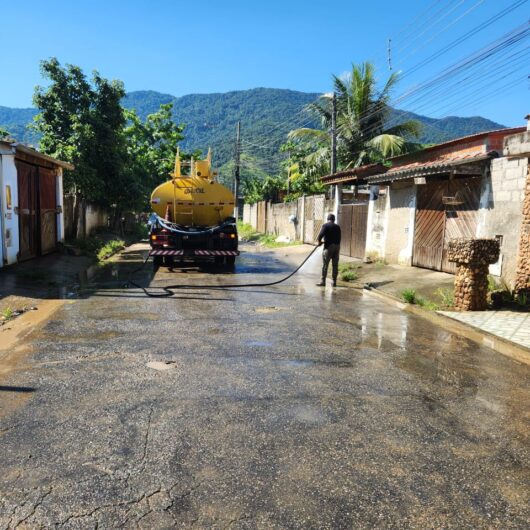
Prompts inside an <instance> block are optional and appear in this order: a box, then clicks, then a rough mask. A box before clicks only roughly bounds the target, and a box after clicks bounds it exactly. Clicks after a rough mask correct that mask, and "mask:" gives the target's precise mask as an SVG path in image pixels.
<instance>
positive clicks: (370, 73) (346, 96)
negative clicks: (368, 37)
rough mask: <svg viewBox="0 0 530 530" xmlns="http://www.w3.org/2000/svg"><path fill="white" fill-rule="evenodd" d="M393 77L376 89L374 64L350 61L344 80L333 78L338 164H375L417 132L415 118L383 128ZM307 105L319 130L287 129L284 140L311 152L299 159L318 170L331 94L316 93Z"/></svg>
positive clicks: (326, 136) (326, 137) (325, 141)
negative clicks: (286, 139) (335, 102)
mask: <svg viewBox="0 0 530 530" xmlns="http://www.w3.org/2000/svg"><path fill="white" fill-rule="evenodd" d="M398 80H399V77H398V74H396V73H394V74H392V75H391V76H390V77H389V78H388V80H387V82H386V83H385V85H384V86H383V88H382V89H381V90H378V89H377V83H376V78H375V70H374V66H373V64H371V63H369V62H366V63H363V64H361V65H353V66H352V71H351V74H350V75H349V77H348V79H347V80H344V79H342V78H340V77H337V76H333V84H334V91H335V94H336V98H337V150H338V161H339V166H340V167H341V168H343V169H346V168H349V167H356V166H360V165H362V164H366V163H371V162H380V161H384V160H385V159H387V158H388V157H391V156H396V155H398V154H401V153H403V152H406V151H407V150H408V149H409V148H410V147H411V146H410V142H409V140H411V139H413V138H415V137H418V136H419V134H420V132H421V124H420V123H419V122H417V121H415V120H408V121H404V122H402V123H400V124H398V125H394V126H392V127H389V126H388V122H389V118H390V116H391V113H392V109H391V107H390V106H389V100H390V95H391V92H392V89H393V88H394V87H395V85H396V83H397V82H398ZM308 109H309V110H310V111H312V112H313V113H315V115H317V116H318V117H319V118H320V120H321V124H322V129H311V128H302V129H296V130H295V131H291V133H290V134H289V139H290V140H291V141H293V142H302V144H303V146H304V147H305V148H307V149H309V150H310V151H311V152H310V153H309V155H308V156H307V158H306V159H305V160H306V165H307V167H308V168H312V170H313V171H316V172H320V171H321V168H319V162H320V161H322V160H324V159H325V158H326V153H328V155H327V156H328V159H329V152H330V136H329V133H328V132H327V131H328V130H329V128H330V127H331V113H332V96H331V95H330V94H325V95H323V96H321V98H320V100H319V101H318V102H316V103H312V104H310V105H308ZM328 167H329V166H328Z"/></svg>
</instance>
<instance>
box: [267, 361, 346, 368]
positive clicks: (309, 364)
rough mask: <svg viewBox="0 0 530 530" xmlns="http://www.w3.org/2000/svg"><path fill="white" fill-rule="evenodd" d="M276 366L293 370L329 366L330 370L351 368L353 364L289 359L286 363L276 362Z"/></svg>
mask: <svg viewBox="0 0 530 530" xmlns="http://www.w3.org/2000/svg"><path fill="white" fill-rule="evenodd" d="M276 363H277V364H281V365H283V366H289V367H293V368H307V367H313V366H329V367H331V368H353V363H351V362H348V361H325V360H323V361H321V360H313V359H289V360H286V361H276Z"/></svg>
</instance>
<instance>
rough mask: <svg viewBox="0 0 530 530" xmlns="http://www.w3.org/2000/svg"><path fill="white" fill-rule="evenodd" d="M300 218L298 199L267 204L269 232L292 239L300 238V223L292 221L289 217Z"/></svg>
mask: <svg viewBox="0 0 530 530" xmlns="http://www.w3.org/2000/svg"><path fill="white" fill-rule="evenodd" d="M291 215H293V216H295V217H296V218H298V201H293V202H286V203H277V204H271V203H269V204H267V233H268V234H274V235H276V236H285V237H288V238H289V239H291V240H293V241H294V240H295V239H300V234H299V230H298V229H297V228H298V226H299V223H296V224H295V223H292V222H290V221H289V217H290V216H291Z"/></svg>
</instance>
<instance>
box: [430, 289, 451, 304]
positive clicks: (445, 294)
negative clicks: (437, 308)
mask: <svg viewBox="0 0 530 530" xmlns="http://www.w3.org/2000/svg"><path fill="white" fill-rule="evenodd" d="M434 294H435V295H436V296H437V297H438V298H439V299H440V303H441V305H442V307H453V306H454V305H455V295H454V292H453V290H452V289H443V288H442V287H439V288H438V289H436V291H434Z"/></svg>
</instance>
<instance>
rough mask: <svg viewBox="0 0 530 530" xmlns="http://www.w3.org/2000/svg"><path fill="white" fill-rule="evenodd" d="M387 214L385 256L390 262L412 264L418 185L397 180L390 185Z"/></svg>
mask: <svg viewBox="0 0 530 530" xmlns="http://www.w3.org/2000/svg"><path fill="white" fill-rule="evenodd" d="M386 211H387V214H386V226H387V230H386V235H385V251H384V258H385V260H386V261H388V262H389V263H399V264H400V265H409V266H410V265H411V264H412V247H413V243H414V221H415V218H416V186H415V185H413V184H410V183H399V182H396V183H394V184H392V185H391V186H390V190H389V195H388V203H387V210H386Z"/></svg>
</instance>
